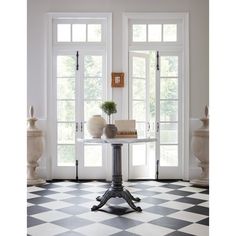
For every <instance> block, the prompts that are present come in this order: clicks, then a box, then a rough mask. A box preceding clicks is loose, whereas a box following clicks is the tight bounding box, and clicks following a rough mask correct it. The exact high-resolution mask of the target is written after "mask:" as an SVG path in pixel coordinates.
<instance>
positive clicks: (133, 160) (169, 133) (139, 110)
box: [129, 48, 182, 179]
mask: <svg viewBox="0 0 236 236" xmlns="http://www.w3.org/2000/svg"><path fill="white" fill-rule="evenodd" d="M181 60H182V59H181V53H179V52H178V51H164V50H161V49H158V48H157V50H147V51H138V50H137V51H130V52H129V118H130V119H135V120H136V129H137V131H138V136H139V137H156V138H157V141H156V142H155V143H148V144H132V145H130V147H129V157H130V158H129V179H143V178H144V179H147V178H148V179H155V178H157V177H158V178H164V179H167V178H168V179H170V178H174V179H176V178H181V174H182V153H181V139H182V133H181V130H182V127H181V125H182V123H181V120H182V118H181V113H182V106H181V81H182V73H181V71H182V63H181ZM157 175H158V176H157Z"/></svg>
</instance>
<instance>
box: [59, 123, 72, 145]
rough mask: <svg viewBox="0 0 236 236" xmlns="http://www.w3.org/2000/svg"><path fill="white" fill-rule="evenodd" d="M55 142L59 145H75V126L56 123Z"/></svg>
mask: <svg viewBox="0 0 236 236" xmlns="http://www.w3.org/2000/svg"><path fill="white" fill-rule="evenodd" d="M57 140H58V141H57V142H58V143H60V144H74V143H75V124H74V123H58V124H57Z"/></svg>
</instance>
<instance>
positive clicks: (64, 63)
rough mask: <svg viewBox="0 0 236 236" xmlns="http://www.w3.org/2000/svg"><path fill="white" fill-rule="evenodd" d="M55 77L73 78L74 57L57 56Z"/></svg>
mask: <svg viewBox="0 0 236 236" xmlns="http://www.w3.org/2000/svg"><path fill="white" fill-rule="evenodd" d="M57 77H75V57H74V56H57Z"/></svg>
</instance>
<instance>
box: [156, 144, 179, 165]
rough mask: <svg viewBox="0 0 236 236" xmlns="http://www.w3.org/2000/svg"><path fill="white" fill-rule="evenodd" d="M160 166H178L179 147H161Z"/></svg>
mask: <svg viewBox="0 0 236 236" xmlns="http://www.w3.org/2000/svg"><path fill="white" fill-rule="evenodd" d="M160 166H178V146H177V145H171V146H168V145H160Z"/></svg>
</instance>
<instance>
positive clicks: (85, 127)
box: [84, 122, 91, 138]
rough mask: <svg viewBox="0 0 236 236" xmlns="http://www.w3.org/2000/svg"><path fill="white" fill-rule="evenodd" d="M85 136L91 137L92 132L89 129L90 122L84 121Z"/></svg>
mask: <svg viewBox="0 0 236 236" xmlns="http://www.w3.org/2000/svg"><path fill="white" fill-rule="evenodd" d="M84 138H91V134H90V133H89V131H88V123H87V122H84Z"/></svg>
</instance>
